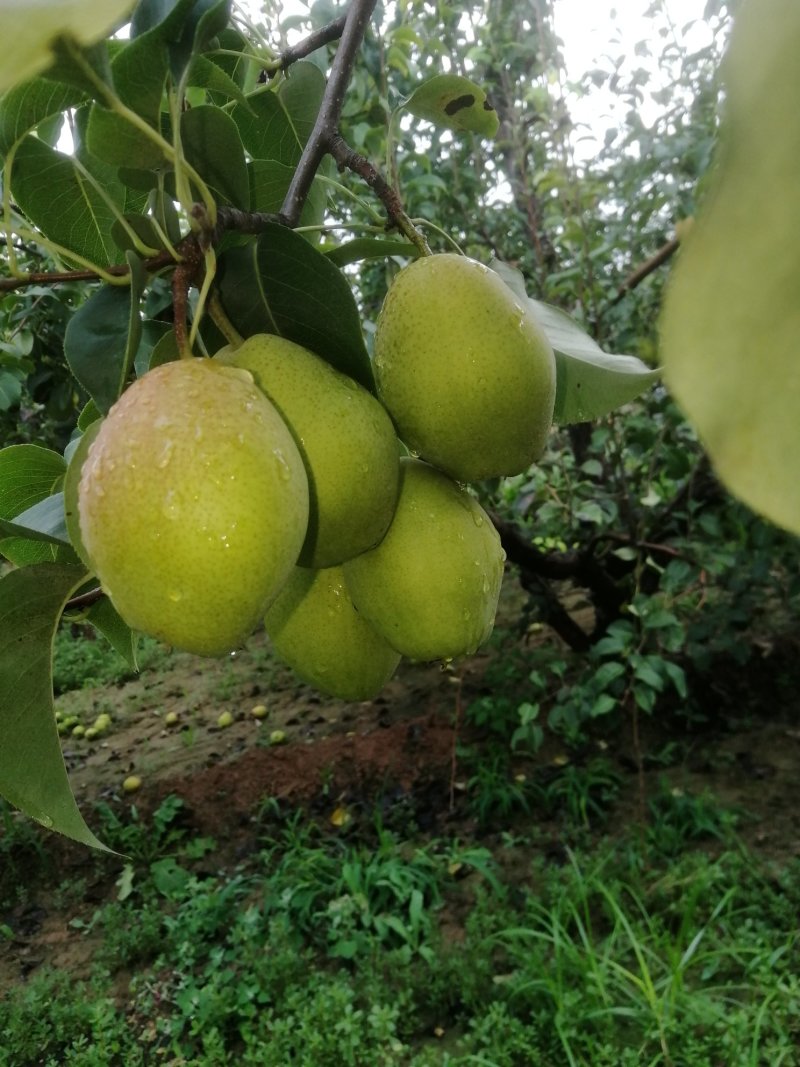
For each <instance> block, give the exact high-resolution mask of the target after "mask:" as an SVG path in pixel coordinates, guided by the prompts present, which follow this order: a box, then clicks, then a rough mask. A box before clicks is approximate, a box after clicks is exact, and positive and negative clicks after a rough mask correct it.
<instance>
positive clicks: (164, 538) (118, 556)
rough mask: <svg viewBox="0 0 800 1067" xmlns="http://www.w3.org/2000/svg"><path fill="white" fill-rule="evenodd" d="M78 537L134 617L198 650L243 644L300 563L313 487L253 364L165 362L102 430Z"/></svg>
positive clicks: (130, 619)
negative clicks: (247, 368) (257, 382)
mask: <svg viewBox="0 0 800 1067" xmlns="http://www.w3.org/2000/svg"><path fill="white" fill-rule="evenodd" d="M78 512H79V518H80V536H81V539H82V542H83V546H84V550H85V552H86V554H87V556H88V558H89V560H90V561H91V563H92V567H93V569H94V571H95V572H96V574H97V575H98V577H99V578H100V582H101V584H102V587H103V588H104V589H105V591H106V592H107V594H108V596H109V597H110V599H111V601H112V603H113V604H114V607H115V608H116V609H117V611H118V612H119V614H120V615H121V616H122V618H123V619H124V620H125V622H126V623H127V624H128V625H129V626H131V627H133V628H134V629H137V630H142V631H144V632H145V633H148V634H151V635H152V636H154V637H157V638H159V639H161V640H162V641H165V642H166V643H167V644H170V645H174V646H175V647H176V648H181V649H185V650H186V651H188V652H194V653H197V654H199V655H206V656H211V655H220V654H222V653H225V652H230V651H231V650H232V649H235V648H236V647H237V646H238V645H240V644H241V642H242V641H243V640H244V639H245V638H246V637H247V636H248V635H249V634H250V633H251V632H252V630H253V629H254V627H255V626H256V624H257V623H258V621H259V620H260V618H261V617H262V616H263V614H264V612H265V611H266V609H267V607H268V605H269V603H270V602H271V600H272V599H273V598H274V597H275V595H276V594H277V592H278V590H279V589H280V588H281V586H282V585H283V583H284V582H285V581H286V579H287V578H288V577H289V574H290V573H291V571H292V569H293V568H294V565H295V563H296V561H297V556H298V553H299V552H300V547H301V545H302V543H303V540H304V538H305V534H306V526H307V522H308V482H307V478H306V473H305V469H304V466H303V461H302V458H301V456H300V453H299V452H298V450H297V447H296V445H295V443H294V439H293V438H292V435H291V433H290V432H289V430H288V428H287V427H286V425H285V423H284V422H283V420H282V419H281V417H280V415H279V414H278V413H277V411H276V410H275V408H274V407H273V406H272V404H270V402H269V401H268V400H267V398H266V397H265V396H264V394H263V393H262V392H261V391H260V390H259V389H258V388H257V387H256V385H255V383H254V382H253V379H252V376H251V375H249V374H247V373H246V372H245V371H240V370H236V369H234V368H231V367H223V366H220V365H218V364H216V363H214V362H213V361H212V360H210V359H185V360H179V361H178V362H174V363H165V364H163V365H162V366H160V367H156V368H155V369H154V370H152V371H149V372H148V373H147V374H145V375H144V377H142V378H140V379H139V380H138V381H136V382H135V383H134V384H133V385H132V386H130V388H129V389H127V390H126V392H125V393H123V395H122V396H121V397H120V399H119V400H118V401H117V403H116V404H115V405H114V406H113V407H112V409H111V411H110V412H109V414H108V416H107V417H106V419H105V420H104V422H103V423H102V425H101V426H100V428H99V430H98V431H97V436H96V437H95V439H94V440H93V441H92V443H91V446H90V448H89V452H88V455H87V457H86V459H85V461H84V463H83V467H82V470H81V476H80V483H79V486H78Z"/></svg>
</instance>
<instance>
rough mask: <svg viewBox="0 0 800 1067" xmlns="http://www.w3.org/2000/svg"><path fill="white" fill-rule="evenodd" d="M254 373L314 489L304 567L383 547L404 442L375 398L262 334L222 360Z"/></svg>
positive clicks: (308, 356) (220, 356)
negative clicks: (288, 432) (287, 430)
mask: <svg viewBox="0 0 800 1067" xmlns="http://www.w3.org/2000/svg"><path fill="white" fill-rule="evenodd" d="M215 358H216V359H218V360H221V361H222V362H224V363H225V364H226V365H230V366H236V367H243V368H244V369H245V370H248V371H250V373H251V374H252V375H253V377H254V378H255V380H256V383H257V385H258V386H259V387H260V388H261V389H263V391H264V392H265V393H266V395H267V396H268V397H269V399H270V400H271V401H272V403H273V404H274V405H275V407H276V408H277V409H278V411H279V412H280V413H281V415H282V417H283V419H284V420H285V422H286V424H287V425H288V426H289V428H290V430H292V432H293V434H294V438H295V441H296V442H297V445H298V447H299V449H300V452H301V454H302V456H303V460H304V461H305V464H306V471H307V474H308V481H309V490H310V501H311V502H310V514H309V524H308V534H307V536H306V541H305V544H304V545H303V549H302V552H301V553H300V560H299V562H300V564H301V565H302V566H305V567H315V568H319V567H331V566H334V565H335V564H337V563H342V562H343V561H344V560H346V559H350V558H352V557H353V556H357V555H359V554H360V553H361V552H365V551H366V550H367V549H368V548H372V546H373V545H376V544H377V543H378V542H379V541H380V539H381V538H382V537H383V535H384V534H385V533H386V530H387V529H388V527H389V523H390V522H391V521H392V515H393V514H394V506H395V503H396V501H397V491H398V483H399V477H400V475H399V460H400V445H399V442H398V440H397V437H396V435H395V432H394V427H393V425H392V420H391V419H390V418H389V416H388V415H387V413H386V411H385V410H384V408H383V407H382V406H381V405H380V404H379V403H378V401H377V400H376V399H375V397H373V396H372V395H371V394H370V393H368V392H367V391H366V389H363V388H362V387H361V386H360V385H358V384H357V383H356V382H354V381H353V379H352V378H348V377H347V375H345V374H342V373H341V372H340V371H337V370H334V368H333V367H331V366H330V365H329V364H328V363H326V362H325V361H324V360H323V359H321V358H320V357H319V356H316V355H314V353H312V352H309V351H308V350H307V349H305V348H302V347H301V346H300V345H296V344H294V343H293V342H292V341H287V340H285V339H284V338H283V337H276V336H273V335H271V334H256V335H255V336H253V337H250V338H248V340H246V341H245V342H244V343H243V344H241V345H240V346H239V347H238V348H236V349H231V348H225V349H223V350H222V352H220V353H217V356H216V357H215Z"/></svg>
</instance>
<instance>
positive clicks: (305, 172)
mask: <svg viewBox="0 0 800 1067" xmlns="http://www.w3.org/2000/svg"><path fill="white" fill-rule="evenodd" d="M375 4H376V0H351V4H350V7H349V8H348V11H347V14H346V16H345V24H344V29H343V30H342V36H341V40H340V42H339V47H338V49H337V50H336V56H335V58H334V60H333V64H332V65H331V72H330V75H329V76H328V84H327V86H326V88H325V95H324V96H323V98H322V106H321V107H320V109H319V114H318V115H317V119H316V122H315V123H314V128H313V130H312V131H311V136H310V137H309V139H308V141H307V143H306V146H305V148H304V149H303V154H302V156H301V157H300V162H299V164H298V165H297V169H296V170H295V172H294V175H293V177H292V181H291V184H290V186H289V189H288V191H287V193H286V196H285V198H284V201H283V205H282V207H281V212H280V214H281V218H282V220H283V222H284V223H285V224H286V225H287V226H290V227H292V228H294V227H295V226H297V224H298V222H299V221H300V213H301V212H302V210H303V205H304V204H305V202H306V198H307V196H308V192H309V190H310V188H311V183H312V182H313V180H314V177H315V175H316V173H317V170H318V169H319V165H320V163H321V162H322V160H323V157H324V156H325V153H326V152H327V151H328V146H329V144H330V142H331V140H332V138H333V136H334V134H335V133H336V131H337V129H338V126H339V119H340V117H341V114H342V106H343V104H344V94H345V92H346V91H347V86H348V85H349V83H350V78H351V77H352V74H353V67H354V65H355V61H356V56H357V55H358V51H359V49H360V48H361V43H362V41H363V40H364V34H365V33H366V32H367V26H368V25H369V21H370V19H371V18H372V12H373V11H374V9H375Z"/></svg>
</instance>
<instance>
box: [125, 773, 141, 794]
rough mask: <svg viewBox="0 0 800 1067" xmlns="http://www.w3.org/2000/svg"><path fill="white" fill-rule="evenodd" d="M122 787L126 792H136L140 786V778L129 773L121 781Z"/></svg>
mask: <svg viewBox="0 0 800 1067" xmlns="http://www.w3.org/2000/svg"><path fill="white" fill-rule="evenodd" d="M122 788H123V789H124V791H125V792H126V793H136V792H137V791H138V790H139V789H141V788H142V779H141V778H140V777H139V776H138V775H136V774H129V775H128V777H127V778H126V779H125V781H124V782H123V783H122Z"/></svg>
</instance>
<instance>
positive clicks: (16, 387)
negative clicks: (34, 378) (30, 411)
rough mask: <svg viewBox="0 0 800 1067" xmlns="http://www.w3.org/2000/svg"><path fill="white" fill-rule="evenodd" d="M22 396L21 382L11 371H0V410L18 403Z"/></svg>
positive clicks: (6, 409) (5, 409)
mask: <svg viewBox="0 0 800 1067" xmlns="http://www.w3.org/2000/svg"><path fill="white" fill-rule="evenodd" d="M21 396H22V382H21V381H20V380H19V378H18V377H17V375H16V374H12V373H11V371H7V370H4V371H0V411H8V409H9V408H12V407H13V406H14V405H15V404H17V403H19V398H20V397H21Z"/></svg>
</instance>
